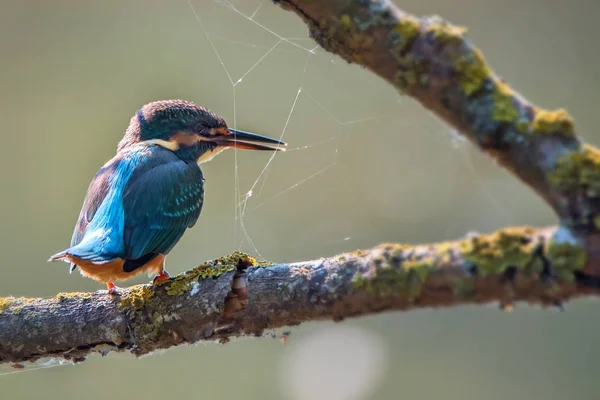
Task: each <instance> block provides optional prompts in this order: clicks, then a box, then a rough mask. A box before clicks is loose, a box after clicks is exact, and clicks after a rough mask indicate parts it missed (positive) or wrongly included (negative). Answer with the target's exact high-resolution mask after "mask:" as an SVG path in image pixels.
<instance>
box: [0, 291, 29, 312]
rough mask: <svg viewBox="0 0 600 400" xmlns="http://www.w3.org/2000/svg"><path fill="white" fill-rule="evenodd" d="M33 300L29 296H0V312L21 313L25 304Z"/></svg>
mask: <svg viewBox="0 0 600 400" xmlns="http://www.w3.org/2000/svg"><path fill="white" fill-rule="evenodd" d="M35 300H36V299H34V298H29V297H12V296H9V297H0V314H1V313H4V312H10V313H12V314H15V315H18V314H21V312H23V309H24V308H25V306H26V305H28V304H31V303H33V302H34V301H35Z"/></svg>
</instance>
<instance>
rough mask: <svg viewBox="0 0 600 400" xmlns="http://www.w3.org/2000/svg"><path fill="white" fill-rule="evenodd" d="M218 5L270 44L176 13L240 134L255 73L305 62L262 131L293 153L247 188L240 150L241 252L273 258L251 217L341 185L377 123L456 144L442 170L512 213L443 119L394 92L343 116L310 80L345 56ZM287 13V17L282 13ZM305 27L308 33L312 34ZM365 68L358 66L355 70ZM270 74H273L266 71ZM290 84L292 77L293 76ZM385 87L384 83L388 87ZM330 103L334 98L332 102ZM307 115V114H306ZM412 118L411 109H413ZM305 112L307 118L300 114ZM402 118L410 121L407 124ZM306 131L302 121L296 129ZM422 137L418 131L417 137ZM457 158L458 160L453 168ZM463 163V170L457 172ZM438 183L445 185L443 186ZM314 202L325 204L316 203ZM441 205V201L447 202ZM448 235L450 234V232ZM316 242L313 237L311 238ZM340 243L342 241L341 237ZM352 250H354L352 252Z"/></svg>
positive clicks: (257, 7)
mask: <svg viewBox="0 0 600 400" xmlns="http://www.w3.org/2000/svg"><path fill="white" fill-rule="evenodd" d="M210 1H211V2H212V5H217V6H218V7H219V8H220V9H222V10H225V11H226V12H227V13H229V14H230V17H229V18H230V19H231V20H232V21H234V23H240V24H241V23H245V24H246V25H245V26H246V28H247V29H248V30H254V31H259V32H260V33H261V34H264V36H263V38H264V40H263V41H261V43H256V42H249V41H247V40H243V39H239V38H232V37H230V36H228V35H227V33H221V32H220V31H218V30H215V31H214V32H213V31H212V29H211V28H209V27H208V26H207V25H208V24H207V20H209V19H210V18H211V17H212V15H210V14H207V12H206V10H207V8H209V7H206V6H205V5H206V3H207V1H206V0H203V1H202V6H201V5H200V3H201V1H200V0H180V2H178V3H174V5H173V6H174V7H181V8H182V10H184V11H183V12H184V13H186V14H187V15H188V16H190V23H193V24H194V26H195V27H197V28H198V30H199V34H198V37H199V40H206V42H207V43H208V44H209V46H210V49H211V52H212V55H209V56H212V57H214V58H215V59H216V60H217V62H218V63H219V65H220V67H221V69H222V71H223V74H224V75H225V77H226V81H225V82H226V83H225V84H226V85H227V86H228V88H229V90H230V93H231V99H232V103H231V105H232V120H231V122H232V123H230V125H231V126H232V127H233V128H234V129H237V128H238V119H239V115H240V113H243V111H244V110H245V109H248V108H251V107H252V105H251V104H248V103H247V102H246V101H245V100H241V101H240V98H239V97H240V93H239V91H240V88H242V87H243V86H244V85H245V84H246V83H247V82H248V81H249V80H251V79H254V75H255V74H257V73H258V72H259V70H261V69H262V67H263V66H265V65H266V64H269V59H270V58H272V57H273V56H274V55H275V54H285V55H286V56H289V57H295V58H294V59H295V60H297V62H296V63H295V64H296V65H297V66H298V70H297V71H291V72H287V71H286V74H285V75H286V76H287V77H289V78H290V79H291V77H292V76H296V77H297V82H296V84H295V85H293V86H294V90H293V91H290V93H287V94H286V95H285V96H283V97H282V98H281V104H282V106H281V108H282V110H285V111H284V114H283V116H281V115H279V114H278V112H275V113H274V114H275V117H277V118H276V119H277V120H278V121H280V122H278V123H279V127H278V129H277V131H275V133H274V134H273V133H271V134H268V133H266V132H257V133H261V134H266V135H267V136H271V137H276V138H278V139H279V140H283V141H287V142H288V143H290V146H289V148H287V149H286V152H285V153H279V152H273V153H272V154H271V155H270V156H269V157H268V159H267V161H266V162H265V163H264V164H263V165H261V166H260V168H258V169H257V172H256V174H255V177H254V178H253V180H252V181H250V182H244V181H242V179H241V178H240V165H241V160H240V158H239V157H238V151H237V150H236V149H234V150H233V151H234V168H233V175H234V176H233V178H234V190H233V192H234V193H233V196H234V205H235V206H234V211H233V213H234V218H233V220H234V224H235V226H234V232H235V237H234V238H233V240H234V246H235V247H236V248H237V249H239V250H244V251H247V252H250V253H253V254H254V255H256V256H258V257H261V258H267V259H268V258H269V257H268V255H265V254H263V252H262V251H261V250H260V249H259V246H258V245H257V244H256V243H255V241H254V240H253V239H252V233H251V229H250V228H251V226H250V225H249V224H248V223H247V218H248V217H249V216H252V214H253V213H255V212H256V211H257V210H261V209H263V208H264V207H265V206H268V205H270V204H273V203H275V202H278V201H285V199H286V196H290V195H291V194H293V193H295V192H298V191H301V190H302V188H303V187H304V186H306V185H307V184H309V183H311V182H313V181H314V180H317V179H322V178H323V177H327V179H326V180H324V182H325V186H327V185H330V184H332V183H335V181H336V179H337V177H338V176H339V175H340V173H341V171H340V170H339V169H338V158H339V155H340V152H341V150H342V149H343V147H344V146H343V143H344V142H345V141H348V140H356V139H357V137H358V136H360V135H361V134H363V132H364V131H365V130H366V129H368V128H369V127H370V126H371V124H373V123H375V122H377V123H382V121H383V124H384V125H387V127H388V128H389V129H390V130H391V129H392V128H393V129H394V130H400V131H408V132H410V133H408V134H410V135H414V134H425V135H429V136H431V137H433V138H434V139H435V140H436V141H438V142H440V143H441V145H443V146H448V147H450V148H451V149H452V150H454V151H447V152H446V153H447V158H448V159H442V160H437V162H438V163H439V164H441V166H442V167H448V166H449V167H448V169H452V170H453V171H450V172H449V174H450V175H453V174H456V173H457V171H454V170H455V169H457V168H461V169H462V172H463V173H464V172H466V173H467V175H468V176H467V177H465V179H475V180H476V181H477V182H478V184H477V188H478V190H480V192H481V194H483V196H485V198H487V202H488V204H491V206H492V207H493V208H494V210H496V211H500V212H501V213H504V214H506V213H507V210H506V209H505V208H504V207H503V206H502V204H500V203H499V201H498V200H497V199H496V197H495V195H494V194H492V193H491V192H490V191H489V190H488V189H487V188H486V186H485V184H484V180H485V179H484V178H483V177H481V176H480V172H479V171H478V170H477V168H476V167H475V164H474V162H473V160H472V157H473V155H472V153H471V152H470V151H469V148H468V147H467V146H465V139H464V138H463V137H462V136H460V135H459V134H458V133H457V132H456V131H454V130H453V129H451V128H449V127H448V126H447V125H445V124H444V123H443V122H441V121H440V120H439V119H438V118H437V117H435V116H433V115H432V116H431V117H430V121H429V122H430V123H429V124H427V126H416V124H413V123H411V121H410V115H409V114H407V112H406V109H407V107H408V104H410V103H409V100H408V99H405V98H404V97H402V96H400V95H397V94H394V95H389V96H388V97H387V98H385V99H384V100H382V101H378V102H377V103H378V106H377V107H376V108H367V109H366V110H364V109H362V107H363V106H364V104H366V103H369V102H371V100H370V99H366V100H364V101H363V102H362V103H361V102H359V101H357V102H356V104H357V105H356V109H351V110H348V111H347V112H341V111H339V110H335V109H334V107H333V105H335V101H336V98H338V97H339V96H345V95H346V94H348V92H347V91H346V92H344V89H345V88H344V87H341V85H338V86H337V87H335V86H336V84H335V83H334V84H333V86H334V88H333V90H332V91H331V93H329V95H327V96H324V93H326V92H324V91H322V90H319V85H320V82H317V83H314V84H312V85H311V82H310V80H311V79H315V80H316V78H311V77H309V73H310V71H311V68H314V69H318V68H321V67H323V66H324V65H326V64H328V65H329V66H333V67H334V68H336V67H339V71H340V74H344V73H347V69H346V63H345V62H344V61H341V60H340V59H339V58H337V57H335V56H333V55H331V54H328V53H326V52H324V51H323V50H322V49H321V48H320V47H319V46H317V45H316V44H315V43H314V41H313V40H312V39H310V38H308V37H299V36H285V35H282V34H279V33H277V31H279V28H271V27H269V26H267V24H266V23H263V22H261V18H260V17H261V13H262V12H263V11H264V10H265V8H266V7H267V6H270V5H268V4H267V5H266V4H265V3H270V1H266V0H259V1H255V2H249V1H248V2H246V1H244V2H241V1H239V2H237V3H239V4H237V3H235V2H234V1H233V0H210ZM280 12H281V11H280ZM305 31H306V30H305V28H304V32H305ZM241 48H245V49H251V50H253V51H260V53H259V55H258V57H256V59H255V60H254V62H251V63H250V64H248V65H246V66H244V68H242V69H240V68H239V66H238V65H236V63H235V62H233V61H228V60H227V58H226V57H224V53H226V52H227V50H229V51H231V50H232V49H234V50H235V49H241ZM269 68H273V65H271V64H269ZM355 68H358V67H355ZM265 69H267V68H265ZM286 79H287V78H286ZM384 85H385V84H383V83H382V87H383V86H384ZM323 97H326V98H325V99H324V98H323ZM300 108H301V109H302V110H301V111H299V109H300ZM351 108H353V107H351ZM408 112H410V111H408ZM299 114H300V115H299ZM399 115H402V116H404V117H406V118H399V117H398V116H399ZM302 118H311V119H316V120H318V121H319V124H321V125H320V126H323V127H324V129H323V132H319V135H320V136H321V138H320V139H316V140H313V141H308V142H306V143H303V142H304V141H305V139H304V138H303V135H302V134H301V130H300V129H298V127H297V126H295V127H294V129H291V125H292V123H293V122H295V121H296V122H297V120H302ZM296 125H298V123H296ZM239 128H240V129H243V130H250V129H247V128H246V127H245V126H240V127H239ZM415 132H417V133H415ZM308 152H315V153H314V154H316V155H317V157H313V159H315V158H318V159H321V161H322V162H321V163H320V164H317V165H310V166H309V167H306V168H305V167H303V168H301V169H299V173H298V174H297V176H295V177H292V178H284V179H275V180H273V179H271V180H269V176H270V175H271V174H272V171H273V166H274V165H275V164H276V162H277V160H278V159H279V158H280V157H282V156H285V157H286V158H292V157H294V155H296V154H298V155H299V156H298V157H297V159H298V158H302V157H303V155H304V154H307V153H308ZM314 154H313V155H314ZM450 159H452V160H454V161H456V160H458V163H457V162H452V161H451V160H450ZM457 165H459V166H457ZM435 184H436V185H438V186H439V185H441V183H439V182H436V183H435ZM446 184H447V192H448V194H450V193H451V192H452V191H453V190H454V189H453V186H454V185H453V182H452V180H449V181H448V182H446ZM314 202H318V199H315V200H314ZM440 202H441V200H440ZM442 231H444V230H443V229H442ZM364 235H365V234H362V235H361V233H356V232H353V231H352V230H350V231H348V232H347V234H345V235H343V236H341V237H339V238H338V240H337V241H338V242H340V244H346V242H348V241H351V240H352V239H355V238H359V237H360V236H363V237H364ZM451 235H453V233H452V232H449V231H448V230H446V231H444V232H443V233H442V234H441V236H451ZM307 240H308V239H307ZM334 241H335V239H334ZM302 244H303V242H302V241H297V242H296V245H298V246H300V247H301V246H302ZM345 250H351V249H348V248H347V246H345ZM113 357H123V358H129V357H128V356H122V355H115V356H113ZM63 365H72V364H71V363H69V362H65V361H64V360H58V359H46V360H42V361H38V362H36V363H25V364H16V365H6V364H5V365H0V377H5V376H8V375H13V374H16V373H20V372H27V371H35V370H38V369H46V368H52V367H56V366H63Z"/></svg>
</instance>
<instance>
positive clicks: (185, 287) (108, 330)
mask: <svg viewBox="0 0 600 400" xmlns="http://www.w3.org/2000/svg"><path fill="white" fill-rule="evenodd" d="M559 229H561V228H559ZM555 234H556V233H555V228H546V229H541V230H536V229H534V228H529V227H520V228H509V229H505V230H501V231H498V232H495V233H493V234H490V235H475V234H473V235H470V236H469V237H467V238H465V239H463V240H460V241H456V242H445V243H437V244H430V245H419V246H410V245H400V244H382V245H380V246H378V247H375V248H373V249H371V250H368V251H356V252H353V253H345V254H340V255H338V256H335V257H331V258H322V259H319V260H314V261H306V262H299V263H293V264H266V263H258V262H257V261H256V260H255V259H253V258H252V257H250V256H247V255H245V254H241V253H234V254H233V255H231V256H228V257H224V258H221V259H218V260H213V261H210V262H208V263H206V264H204V265H201V266H199V267H197V268H195V269H193V270H191V271H188V272H185V273H184V274H182V275H179V276H177V277H174V278H171V279H170V280H168V281H166V282H161V283H160V284H159V285H156V286H153V285H137V286H133V287H130V288H127V289H123V290H122V291H121V292H120V293H119V295H116V296H115V295H110V294H108V293H107V292H106V291H99V292H96V293H61V294H58V295H57V296H56V297H54V298H51V299H24V298H4V299H2V302H1V303H0V310H1V311H0V363H7V362H11V363H21V362H25V361H35V360H37V359H39V358H43V357H60V358H66V359H69V360H73V361H74V362H79V361H83V360H84V359H85V356H86V355H88V354H90V353H94V352H96V353H100V354H103V355H104V354H107V353H108V352H110V351H128V352H131V353H133V354H135V355H143V354H147V353H150V352H152V351H154V350H157V349H165V348H169V347H171V346H175V345H179V344H183V343H195V342H197V341H199V340H209V341H215V340H219V341H221V342H227V341H228V340H229V339H230V338H233V337H238V336H242V335H262V334H263V333H264V332H265V330H271V329H274V328H279V327H284V326H292V325H297V324H300V323H302V322H305V321H316V320H334V321H341V320H343V319H344V318H348V317H355V316H360V315H367V314H374V313H378V312H382V311H391V310H410V309H417V308H424V307H448V306H456V305H459V304H465V303H486V302H491V301H498V302H499V303H500V305H501V306H502V307H503V308H506V307H511V306H512V304H513V302H515V301H527V302H529V303H536V304H542V305H552V306H558V307H562V303H563V302H564V301H565V300H566V299H569V298H571V297H576V296H584V295H591V294H594V295H597V294H598V293H599V292H600V290H599V286H598V282H597V281H596V280H595V279H593V278H590V277H587V276H585V275H583V274H582V273H580V272H579V271H577V270H575V269H573V268H572V266H573V265H574V263H573V260H572V259H571V257H581V255H577V254H575V255H573V254H569V253H564V254H563V256H562V257H556V256H553V255H552V250H551V247H548V245H547V244H548V242H549V241H551V238H552V237H553V236H554V235H555Z"/></svg>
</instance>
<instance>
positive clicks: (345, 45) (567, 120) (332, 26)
mask: <svg viewBox="0 0 600 400" xmlns="http://www.w3.org/2000/svg"><path fill="white" fill-rule="evenodd" d="M275 3H277V4H279V5H281V6H282V7H283V8H285V9H288V10H291V11H293V12H295V13H296V14H298V15H299V16H300V17H301V18H302V19H303V20H304V21H305V22H306V24H307V25H308V28H309V31H310V36H311V37H312V38H313V39H315V40H316V41H317V42H318V43H319V44H320V45H321V47H323V48H324V49H325V50H327V51H330V52H332V53H335V54H337V55H339V56H340V57H342V58H343V59H345V60H346V61H348V62H350V63H356V64H359V65H362V66H363V67H366V68H367V69H369V70H370V71H372V72H374V73H375V74H377V75H379V76H380V77H382V78H383V79H385V80H386V81H387V82H388V83H390V84H391V85H393V86H394V87H395V88H396V89H398V90H399V91H401V92H403V93H406V94H407V95H409V96H411V97H413V98H415V99H416V100H418V101H419V102H420V103H421V104H423V105H424V106H425V107H427V108H428V109H430V110H431V111H433V112H434V113H435V114H437V115H438V116H439V117H440V118H443V119H444V120H446V121H447V122H448V123H450V124H451V125H453V126H454V127H456V128H457V129H458V131H459V132H461V133H462V134H464V135H465V136H466V137H468V138H469V139H470V140H471V141H472V142H473V143H475V144H476V145H477V146H479V148H480V149H481V150H482V151H484V152H486V153H487V154H490V155H491V156H493V157H494V158H495V159H496V160H498V162H499V163H500V164H501V165H503V166H504V167H505V168H507V169H508V170H510V171H511V172H512V173H513V174H515V175H516V176H517V177H518V178H520V179H521V180H522V181H523V182H525V183H526V184H527V185H529V186H530V187H532V188H533V189H534V190H535V191H536V192H537V193H538V194H539V195H540V196H541V197H542V198H543V199H544V200H546V202H548V204H550V206H552V208H553V209H554V210H555V211H556V213H557V215H558V216H559V218H560V222H561V224H562V225H563V226H565V227H566V228H568V229H569V231H570V232H571V234H572V236H573V239H574V240H575V241H577V242H578V243H579V244H580V245H581V246H582V247H585V248H587V250H588V252H589V256H590V257H589V259H588V261H589V262H588V264H587V265H586V272H588V273H590V274H593V275H600V269H598V265H600V263H599V262H598V258H599V257H600V251H599V250H597V248H598V246H595V243H597V242H598V243H600V238H599V237H598V230H599V228H600V152H599V151H598V150H597V149H595V148H593V147H591V146H585V145H582V144H581V142H580V140H579V139H578V138H577V136H576V135H575V128H574V122H573V120H572V118H571V116H570V115H569V114H568V113H567V112H566V111H565V110H563V109H559V110H554V111H549V110H544V109H542V108H539V107H536V106H534V105H532V104H531V103H529V102H528V101H527V100H526V99H525V98H523V96H521V95H520V94H519V93H517V92H516V91H515V90H513V89H512V88H510V87H509V86H508V85H507V84H506V83H505V82H504V81H503V80H502V79H501V78H500V77H499V76H498V75H497V74H496V73H494V71H493V70H492V68H491V67H490V66H489V65H488V64H487V63H486V61H485V59H484V57H483V54H482V53H481V51H480V50H479V49H477V48H476V47H475V46H474V45H473V44H472V43H471V42H470V41H469V40H468V38H467V37H466V29H465V28H462V27H459V26H454V25H452V24H450V23H449V22H447V21H444V20H443V19H441V18H439V17H437V16H435V17H423V18H417V17H415V16H413V15H411V14H408V13H406V12H404V11H402V10H400V9H398V8H397V7H395V6H394V5H393V4H392V3H391V2H390V1H388V0H326V1H324V0H275Z"/></svg>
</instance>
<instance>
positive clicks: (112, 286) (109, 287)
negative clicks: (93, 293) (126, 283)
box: [106, 282, 119, 296]
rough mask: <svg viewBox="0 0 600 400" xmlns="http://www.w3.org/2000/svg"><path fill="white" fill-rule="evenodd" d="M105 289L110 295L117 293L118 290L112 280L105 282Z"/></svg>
mask: <svg viewBox="0 0 600 400" xmlns="http://www.w3.org/2000/svg"><path fill="white" fill-rule="evenodd" d="M106 289H107V290H108V294H110V295H113V296H114V295H118V294H119V292H118V289H119V288H118V287H117V286H115V284H114V283H112V282H110V283H107V284H106Z"/></svg>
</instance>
